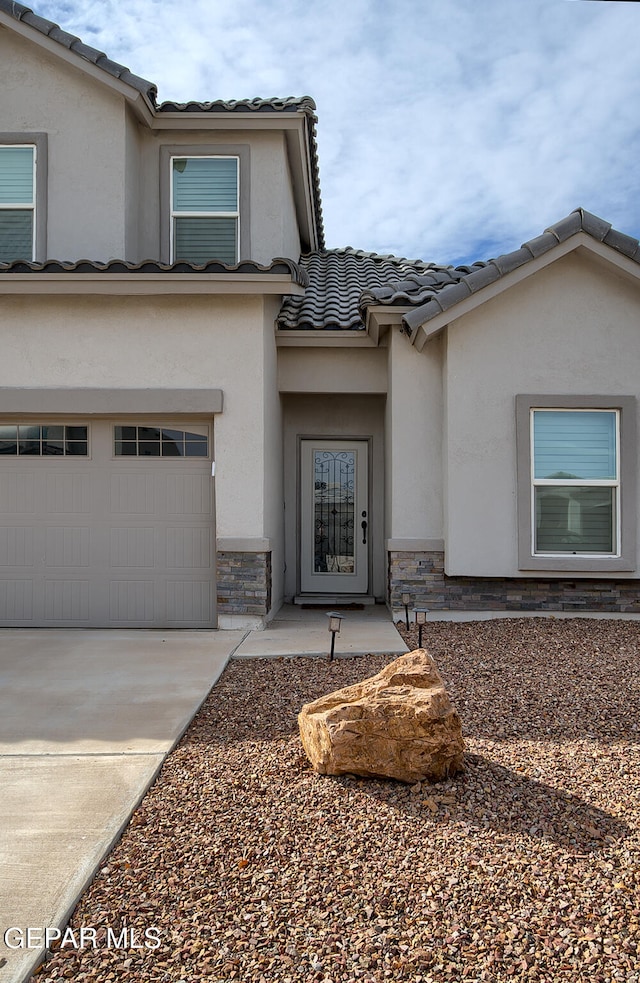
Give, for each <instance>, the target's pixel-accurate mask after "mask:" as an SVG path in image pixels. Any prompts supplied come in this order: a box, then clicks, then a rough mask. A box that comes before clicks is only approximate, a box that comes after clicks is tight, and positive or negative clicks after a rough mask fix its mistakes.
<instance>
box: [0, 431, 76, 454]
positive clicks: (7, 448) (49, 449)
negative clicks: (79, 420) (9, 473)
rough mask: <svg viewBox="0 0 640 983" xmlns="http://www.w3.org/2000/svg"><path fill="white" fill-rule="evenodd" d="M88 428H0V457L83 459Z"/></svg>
mask: <svg viewBox="0 0 640 983" xmlns="http://www.w3.org/2000/svg"><path fill="white" fill-rule="evenodd" d="M87 433H88V427H86V426H76V425H73V426H65V425H63V424H54V425H50V424H44V423H43V424H38V423H11V424H0V454H7V455H14V456H18V455H21V456H22V455H29V456H31V457H45V456H48V455H50V454H54V455H56V456H57V457H61V456H62V457H78V456H79V457H86V456H87V453H88V441H87Z"/></svg>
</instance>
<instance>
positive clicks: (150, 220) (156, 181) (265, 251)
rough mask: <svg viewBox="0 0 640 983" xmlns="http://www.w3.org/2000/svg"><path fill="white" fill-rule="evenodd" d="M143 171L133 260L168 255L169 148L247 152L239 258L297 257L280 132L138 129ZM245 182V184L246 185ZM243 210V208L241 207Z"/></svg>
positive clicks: (242, 184) (292, 206) (242, 183)
mask: <svg viewBox="0 0 640 983" xmlns="http://www.w3.org/2000/svg"><path fill="white" fill-rule="evenodd" d="M138 139H139V140H140V154H141V162H140V167H141V173H142V175H143V180H142V181H141V183H140V197H139V200H138V205H137V207H138V209H139V215H140V218H139V227H140V239H139V243H138V246H137V250H135V252H136V255H131V256H130V257H129V258H130V259H134V260H140V259H147V258H149V257H160V256H161V257H162V259H163V260H164V261H165V262H166V261H168V259H169V256H168V221H169V216H168V214H167V194H168V187H169V174H170V171H169V163H168V160H167V159H166V155H167V151H168V148H171V152H175V153H178V152H180V149H179V148H181V147H184V148H186V149H185V152H186V153H196V152H202V153H211V154H216V153H221V154H226V153H229V154H235V153H239V154H243V155H244V154H246V155H247V158H248V161H249V170H248V182H247V181H245V180H243V173H244V172H243V171H241V182H240V196H241V205H246V203H247V202H248V206H249V220H250V232H249V233H248V234H247V233H246V231H244V230H243V232H242V233H241V237H240V253H241V258H242V259H252V260H255V261H256V262H258V263H263V264H269V263H270V262H271V260H272V259H273V258H274V257H276V256H287V257H290V258H291V259H298V256H299V255H300V240H299V237H298V233H297V223H296V217H295V212H294V205H293V192H292V187H291V180H290V174H289V167H288V163H287V158H286V147H285V140H284V135H283V134H282V133H281V132H278V131H264V130H263V131H249V130H219V131H217V132H215V131H214V132H203V131H199V130H182V129H181V130H154V131H153V132H150V131H148V130H144V129H143V128H139V130H138ZM247 183H248V187H246V185H247ZM243 214H244V212H243Z"/></svg>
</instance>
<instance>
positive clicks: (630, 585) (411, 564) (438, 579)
mask: <svg viewBox="0 0 640 983" xmlns="http://www.w3.org/2000/svg"><path fill="white" fill-rule="evenodd" d="M388 559H389V565H388V598H389V605H390V607H391V609H392V611H395V612H397V611H401V610H403V605H402V592H403V591H408V592H409V593H410V595H411V608H413V607H425V608H429V609H430V610H432V611H615V612H620V613H628V614H632V613H637V612H640V580H635V579H634V580H609V579H606V580H605V579H604V578H597V577H594V578H576V579H571V577H567V578H562V579H556V578H547V579H544V578H532V577H448V576H447V575H446V574H445V572H444V553H443V552H440V551H435V550H434V551H429V552H408V551H407V552H405V551H393V550H391V551H389V555H388ZM411 608H410V613H411Z"/></svg>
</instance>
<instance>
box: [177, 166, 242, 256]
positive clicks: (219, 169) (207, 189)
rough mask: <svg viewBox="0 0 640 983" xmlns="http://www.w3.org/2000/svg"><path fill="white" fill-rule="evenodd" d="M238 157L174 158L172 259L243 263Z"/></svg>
mask: <svg viewBox="0 0 640 983" xmlns="http://www.w3.org/2000/svg"><path fill="white" fill-rule="evenodd" d="M238 165H239V161H238V158H237V157H204V156H203V157H172V158H171V259H172V262H176V261H177V260H185V261H186V262H189V263H195V264H202V263H207V262H209V260H214V259H215V260H220V261H221V262H223V263H229V264H234V263H237V262H238V249H239V243H238V238H239V236H238V226H239V216H240V213H239V187H238V185H239V180H238Z"/></svg>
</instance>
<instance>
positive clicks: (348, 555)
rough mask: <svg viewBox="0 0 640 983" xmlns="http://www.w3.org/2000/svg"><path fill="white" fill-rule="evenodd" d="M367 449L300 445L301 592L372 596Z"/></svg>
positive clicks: (364, 445)
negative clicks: (369, 591) (368, 592)
mask: <svg viewBox="0 0 640 983" xmlns="http://www.w3.org/2000/svg"><path fill="white" fill-rule="evenodd" d="M368 450H369V444H368V441H367V440H313V439H305V440H302V441H301V454H300V466H301V480H300V590H301V592H302V593H313V594H349V595H353V594H366V593H367V591H368V588H369V552H370V551H369V540H370V536H369V529H370V518H369V490H368V469H369V464H368Z"/></svg>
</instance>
